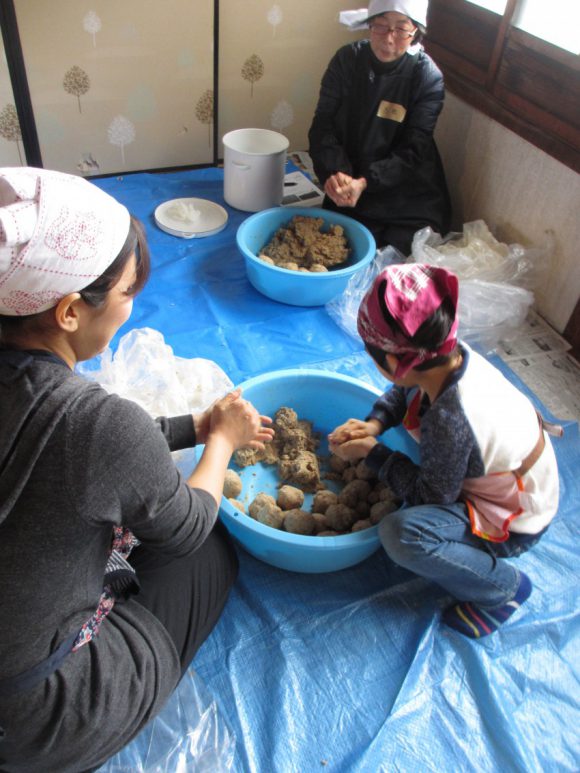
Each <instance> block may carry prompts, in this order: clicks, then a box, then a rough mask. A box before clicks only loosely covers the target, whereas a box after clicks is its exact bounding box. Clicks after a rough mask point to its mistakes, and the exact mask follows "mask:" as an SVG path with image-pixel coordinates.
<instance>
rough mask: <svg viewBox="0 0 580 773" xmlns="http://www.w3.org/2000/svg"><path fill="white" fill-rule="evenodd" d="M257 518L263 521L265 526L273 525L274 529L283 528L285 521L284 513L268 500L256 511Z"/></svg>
mask: <svg viewBox="0 0 580 773" xmlns="http://www.w3.org/2000/svg"><path fill="white" fill-rule="evenodd" d="M256 520H257V521H259V522H260V523H263V524H264V526H271V527H272V528H273V529H281V528H282V524H283V523H284V513H283V512H282V510H281V509H280V508H279V507H278V505H273V504H272V503H271V502H266V504H265V505H264V506H263V507H260V509H259V510H258V512H257V513H256Z"/></svg>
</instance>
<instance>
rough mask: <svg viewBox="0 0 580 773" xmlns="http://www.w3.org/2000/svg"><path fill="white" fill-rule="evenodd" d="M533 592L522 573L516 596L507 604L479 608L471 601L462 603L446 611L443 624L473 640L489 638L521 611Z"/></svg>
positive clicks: (529, 582) (527, 578) (528, 579)
mask: <svg viewBox="0 0 580 773" xmlns="http://www.w3.org/2000/svg"><path fill="white" fill-rule="evenodd" d="M531 592H532V583H531V581H530V578H529V577H528V575H527V574H524V573H523V572H520V584H519V586H518V589H517V591H516V595H515V596H514V597H513V599H512V600H511V601H508V603H507V604H502V605H501V607H479V606H477V604H473V603H471V602H469V601H461V602H459V603H457V604H453V605H452V606H450V607H448V608H447V609H446V610H445V612H444V613H443V622H444V623H447V625H448V626H450V627H451V628H455V630H456V631H459V633H462V634H463V635H464V636H469V637H470V638H471V639H480V638H481V637H482V636H489V634H490V633H493V632H494V631H497V629H498V628H499V627H500V625H502V624H503V623H505V621H506V620H508V619H509V618H510V617H511V616H512V615H513V613H514V612H515V611H516V610H517V609H519V607H520V605H521V604H523V603H524V601H525V600H526V599H527V598H528V596H529V595H530V593H531Z"/></svg>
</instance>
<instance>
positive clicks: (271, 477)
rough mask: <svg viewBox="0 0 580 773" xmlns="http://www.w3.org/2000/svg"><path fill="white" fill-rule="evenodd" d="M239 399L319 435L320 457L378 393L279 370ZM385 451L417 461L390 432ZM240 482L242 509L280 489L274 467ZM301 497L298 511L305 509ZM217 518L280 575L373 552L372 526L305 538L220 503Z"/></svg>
mask: <svg viewBox="0 0 580 773" xmlns="http://www.w3.org/2000/svg"><path fill="white" fill-rule="evenodd" d="M240 386H241V387H242V389H243V394H244V397H245V398H246V399H247V400H250V402H252V403H253V404H254V405H255V406H256V408H257V409H258V410H259V412H260V413H261V414H263V415H267V416H272V417H274V414H275V413H276V411H277V410H278V408H281V407H282V406H288V407H289V408H293V409H294V410H295V411H296V412H297V414H298V416H299V418H301V419H308V420H309V421H311V422H312V423H313V425H314V429H315V431H318V432H321V433H323V435H322V436H323V442H322V443H321V446H320V449H319V453H326V452H327V451H328V446H327V444H326V443H325V441H324V438H325V437H326V435H327V434H328V432H330V431H331V430H332V429H334V428H335V427H336V426H337V425H339V424H341V423H342V422H344V421H346V420H347V419H349V418H364V417H365V416H366V415H367V413H368V411H369V409H370V408H371V406H372V404H373V403H374V401H375V400H376V398H377V396H378V395H379V394H380V392H379V391H378V390H377V389H375V388H374V387H372V386H370V385H369V384H366V383H364V382H363V381H358V380H357V379H354V378H351V377H349V376H342V375H340V374H337V373H329V372H327V371H319V370H279V371H274V372H272V373H267V374H265V375H262V376H257V377H256V378H252V379H249V380H248V381H245V382H244V383H243V384H241V385H240ZM382 439H383V440H384V441H385V443H387V444H388V445H389V446H390V447H391V448H394V449H397V450H400V451H402V452H403V453H406V454H408V455H409V456H411V457H412V458H413V459H417V458H418V457H417V444H416V443H415V441H414V440H412V439H411V438H410V437H409V435H408V434H407V432H406V431H405V430H403V429H398V428H397V429H392V430H389V431H388V432H386V433H385V434H384V436H383V438H382ZM231 466H232V468H233V469H235V470H236V471H237V472H238V473H239V474H240V477H241V478H242V484H243V490H242V494H241V495H240V497H239V499H240V500H241V501H242V502H243V504H244V505H245V507H246V509H247V507H248V505H249V504H250V502H252V500H253V499H254V497H255V496H256V495H257V494H258V493H259V492H260V491H265V492H266V493H268V494H271V495H272V496H274V497H276V495H277V488H278V485H279V484H280V482H281V481H280V480H279V478H278V475H277V472H276V468H275V466H274V465H264V464H257V465H253V466H251V467H245V468H243V469H239V468H238V467H236V466H235V465H234V464H232V465H231ZM311 502H312V495H309V494H307V495H306V499H305V503H304V505H303V508H304V509H305V510H309V509H310V505H311ZM220 517H221V519H222V521H223V522H224V524H225V525H226V527H227V529H228V531H229V532H230V534H231V535H232V536H233V537H234V538H235V539H236V540H237V541H238V542H239V543H240V544H241V545H242V546H243V547H244V548H245V549H246V550H247V551H248V552H249V553H251V554H252V555H253V556H255V557H256V558H259V559H260V560H261V561H265V562H266V563H268V564H271V565H272V566H277V567H279V568H280V569H289V570H291V571H293V572H309V573H321V572H334V571H336V570H338V569H345V568H346V567H349V566H353V565H354V564H358V563H360V562H361V561H363V560H364V559H365V558H367V557H368V556H370V555H371V554H372V553H374V552H375V550H377V548H378V547H379V544H380V543H379V538H378V528H377V527H376V526H373V527H371V528H370V529H365V530H364V531H360V532H355V533H354V534H342V535H340V536H338V537H306V536H302V535H298V534H289V533H287V532H285V531H281V530H278V529H273V528H270V527H269V526H264V525H263V524H261V523H259V522H258V521H256V520H254V519H253V518H251V517H250V516H249V515H245V514H244V513H242V512H241V511H240V510H238V509H237V508H235V507H234V506H233V505H232V504H231V503H230V502H229V501H228V500H227V499H225V498H223V497H222V501H221V507H220Z"/></svg>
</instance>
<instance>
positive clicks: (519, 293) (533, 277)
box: [326, 220, 553, 351]
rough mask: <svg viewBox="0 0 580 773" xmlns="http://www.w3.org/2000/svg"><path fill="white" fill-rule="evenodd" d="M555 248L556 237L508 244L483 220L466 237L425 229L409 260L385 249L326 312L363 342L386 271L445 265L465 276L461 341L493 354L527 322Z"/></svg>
mask: <svg viewBox="0 0 580 773" xmlns="http://www.w3.org/2000/svg"><path fill="white" fill-rule="evenodd" d="M552 246H553V240H551V238H548V239H547V242H546V245H545V246H544V247H541V248H540V247H532V248H528V249H526V248H524V247H522V246H521V245H519V244H510V245H508V244H504V243H502V242H499V241H498V240H497V239H496V238H495V237H494V236H493V234H492V233H491V231H490V230H489V228H488V227H487V225H486V224H485V222H484V221H483V220H475V221H473V222H471V223H466V224H465V225H464V230H463V233H451V234H448V235H447V236H446V237H442V236H441V235H440V234H438V233H436V232H434V231H433V230H432V229H431V228H423V229H421V230H420V231H417V233H416V234H415V236H414V238H413V247H412V251H411V255H410V256H409V257H408V258H407V257H405V256H404V255H402V254H401V253H400V252H398V250H396V249H394V248H393V247H386V248H384V249H382V250H379V251H378V252H377V254H376V257H375V259H374V260H373V261H372V263H370V264H369V266H367V268H366V269H364V270H361V271H359V272H357V273H356V274H354V275H353V276H352V277H351V279H350V281H349V283H348V285H347V286H346V288H345V290H344V292H343V293H342V295H340V296H338V297H337V298H334V299H333V300H332V301H330V302H329V303H327V304H326V310H327V311H328V313H329V315H330V316H331V317H332V318H333V319H334V321H335V322H336V323H337V325H338V326H339V327H341V328H342V329H343V330H344V331H345V332H346V333H348V334H349V335H351V336H352V337H353V338H357V339H360V336H359V335H358V332H357V327H356V320H357V314H358V308H359V306H360V303H361V301H362V299H363V296H364V294H365V293H366V291H367V290H368V289H369V287H370V286H371V284H372V282H373V281H374V279H375V277H376V276H377V274H378V273H379V272H380V271H382V270H383V269H384V268H386V266H389V265H391V264H393V263H427V264H430V265H433V266H440V267H442V268H448V269H449V270H450V271H453V272H454V273H455V274H457V276H458V277H459V337H460V338H461V339H462V340H464V341H467V343H469V344H471V345H473V346H480V347H481V348H483V349H485V350H486V351H492V350H493V348H494V347H495V346H496V345H497V343H498V341H500V340H501V339H503V338H509V337H510V336H512V335H514V334H515V333H516V331H517V330H518V328H519V327H520V326H521V325H522V324H523V322H524V320H525V318H526V316H527V313H528V311H529V309H530V307H531V306H532V304H533V303H534V294H533V292H532V288H533V287H535V286H537V283H538V281H540V278H541V277H542V275H543V273H544V271H546V267H547V266H548V265H549V254H550V251H551V249H552Z"/></svg>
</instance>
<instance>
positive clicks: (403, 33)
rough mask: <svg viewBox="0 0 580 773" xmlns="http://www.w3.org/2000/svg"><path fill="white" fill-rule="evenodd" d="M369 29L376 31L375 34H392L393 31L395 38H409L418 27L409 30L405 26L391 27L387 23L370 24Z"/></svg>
mask: <svg viewBox="0 0 580 773" xmlns="http://www.w3.org/2000/svg"><path fill="white" fill-rule="evenodd" d="M369 29H370V31H371V32H374V33H375V35H383V36H386V35H390V34H391V32H392V33H393V37H394V38H395V40H407V38H412V37H413V35H414V34H415V32H416V31H417V30H416V29H414V30H409V29H405V28H404V27H389V26H388V25H387V24H376V23H374V24H369Z"/></svg>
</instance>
